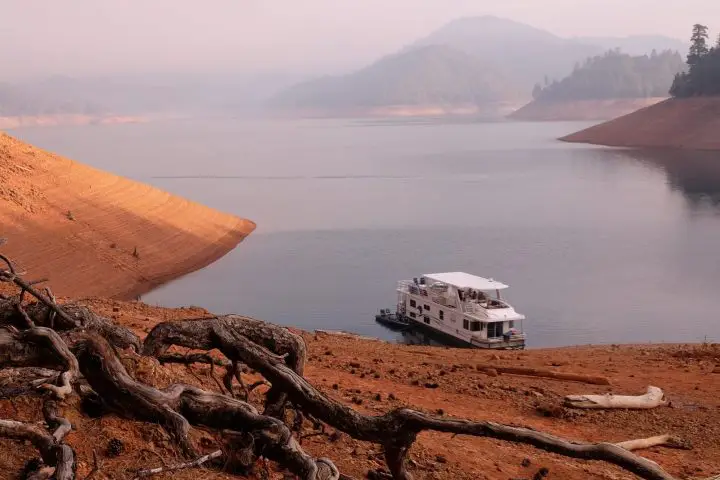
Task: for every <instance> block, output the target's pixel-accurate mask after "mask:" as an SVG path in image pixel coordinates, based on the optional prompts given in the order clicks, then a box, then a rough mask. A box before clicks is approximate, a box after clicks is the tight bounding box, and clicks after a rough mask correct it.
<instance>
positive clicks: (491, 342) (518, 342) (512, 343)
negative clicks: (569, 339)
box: [397, 313, 525, 350]
mask: <svg viewBox="0 0 720 480" xmlns="http://www.w3.org/2000/svg"><path fill="white" fill-rule="evenodd" d="M397 316H398V318H402V319H403V320H404V321H406V322H408V324H409V325H410V326H411V327H412V328H413V329H418V330H422V331H425V332H428V333H430V334H432V335H434V336H436V337H438V338H442V339H443V340H444V342H443V343H449V344H452V345H457V346H462V347H466V348H467V347H469V348H479V349H485V350H523V349H525V338H524V336H523V337H522V338H516V339H513V338H512V337H511V338H510V339H507V340H506V339H505V338H497V339H493V338H491V339H487V340H485V339H475V338H472V339H470V340H466V339H465V338H460V337H458V336H455V335H453V334H451V333H449V332H445V331H443V330H441V329H439V328H435V327H433V326H432V324H430V325H428V324H426V323H424V322H419V321H418V320H417V319H414V318H411V317H408V316H406V315H403V314H400V313H398V314H397Z"/></svg>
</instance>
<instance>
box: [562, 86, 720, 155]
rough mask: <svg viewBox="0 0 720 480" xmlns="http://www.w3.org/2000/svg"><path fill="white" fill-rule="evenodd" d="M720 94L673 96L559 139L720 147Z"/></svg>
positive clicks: (617, 144) (635, 145) (624, 144)
mask: <svg viewBox="0 0 720 480" xmlns="http://www.w3.org/2000/svg"><path fill="white" fill-rule="evenodd" d="M718 132H720V97H695V98H685V99H670V100H665V101H664V102H660V103H657V104H655V105H652V106H650V107H647V108H643V109H640V110H638V111H636V112H633V113H630V114H629V115H625V116H623V117H620V118H616V119H614V120H610V121H609V122H605V123H602V124H600V125H595V126H593V127H590V128H588V129H585V130H582V131H580V132H576V133H573V134H571V135H568V136H566V137H563V138H561V139H560V140H562V141H565V142H573V143H590V144H594V145H605V146H611V147H633V148H678V149H688V150H720V135H719V134H718Z"/></svg>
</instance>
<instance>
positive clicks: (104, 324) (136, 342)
mask: <svg viewBox="0 0 720 480" xmlns="http://www.w3.org/2000/svg"><path fill="white" fill-rule="evenodd" d="M57 308H58V309H60V311H62V312H64V315H57V314H56V311H55V308H52V307H50V306H48V305H46V304H45V303H43V302H42V301H39V302H36V303H32V304H30V305H28V306H26V307H25V311H26V312H27V315H28V317H30V319H31V320H32V321H33V322H34V323H35V325H38V326H43V327H48V328H52V329H54V330H56V331H59V332H62V331H77V330H83V331H89V332H97V333H98V334H100V335H101V336H102V337H104V338H105V339H107V341H108V342H110V343H111V344H112V345H114V346H115V347H117V348H123V349H125V348H130V347H132V348H134V349H135V351H136V352H139V351H140V344H141V342H140V339H139V338H138V336H137V335H135V334H134V333H133V332H132V331H131V330H130V329H128V328H125V327H123V326H121V325H116V324H115V323H113V322H112V320H110V319H108V318H105V317H101V316H100V315H97V314H95V313H94V312H93V311H92V310H90V309H89V308H87V307H85V306H83V305H79V304H75V303H68V304H65V305H62V307H57ZM3 320H4V322H5V323H12V324H14V325H16V326H17V324H18V320H19V318H18V316H17V315H15V316H13V315H5V317H4V318H3V317H2V316H0V323H3Z"/></svg>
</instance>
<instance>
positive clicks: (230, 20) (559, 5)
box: [0, 0, 720, 79]
mask: <svg viewBox="0 0 720 480" xmlns="http://www.w3.org/2000/svg"><path fill="white" fill-rule="evenodd" d="M486 14H492V15H497V16H502V17H506V18H510V19H513V20H517V21H521V22H524V23H528V24H531V25H533V26H536V27H539V28H543V29H546V30H549V31H551V32H553V33H556V34H558V35H561V36H579V35H594V36H599V35H614V36H623V35H628V34H656V33H657V34H665V35H669V36H674V37H678V38H683V39H684V38H686V37H687V36H688V33H689V30H690V27H691V25H692V24H693V23H696V22H706V23H712V22H713V21H714V20H715V21H717V22H718V23H719V24H718V25H716V26H715V27H716V28H713V25H710V27H711V30H712V31H714V32H717V31H718V29H720V2H719V1H718V0H492V1H489V0H205V1H201V0H194V1H190V0H0V62H2V68H0V79H2V78H10V77H14V76H25V75H35V74H43V75H44V74H69V75H83V74H98V73H99V74H104V73H119V72H143V71H168V70H174V71H216V72H221V71H238V70H250V71H254V70H273V69H282V70H294V71H297V70H301V71H307V72H311V71H322V70H328V71H332V70H333V69H335V70H339V69H346V68H350V67H354V66H357V65H359V64H364V63H366V62H369V61H371V60H373V59H375V58H377V57H378V56H381V55H384V54H387V53H390V52H392V51H394V50H395V49H397V48H399V47H401V46H403V45H405V44H407V43H409V42H411V41H412V40H414V39H416V38H418V37H421V36H424V35H426V34H427V33H429V32H430V31H432V30H433V29H435V28H437V27H440V26H441V25H443V24H444V23H446V22H448V21H450V20H452V19H454V18H457V17H461V16H469V15H486Z"/></svg>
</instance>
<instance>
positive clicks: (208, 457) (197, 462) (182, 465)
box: [136, 450, 222, 479]
mask: <svg viewBox="0 0 720 480" xmlns="http://www.w3.org/2000/svg"><path fill="white" fill-rule="evenodd" d="M221 456H222V450H216V451H214V452H212V453H209V454H207V455H203V456H202V457H200V458H197V459H195V460H193V461H192V462H185V463H180V464H178V465H170V466H168V467H165V466H162V467H157V468H148V469H146V470H140V471H139V472H138V473H137V477H136V479H137V478H144V477H151V476H153V475H157V474H158V473H163V472H174V471H175V470H183V469H186V468H194V467H199V466H200V465H202V464H203V463H206V462H209V461H210V460H214V459H216V458H219V457H221Z"/></svg>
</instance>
